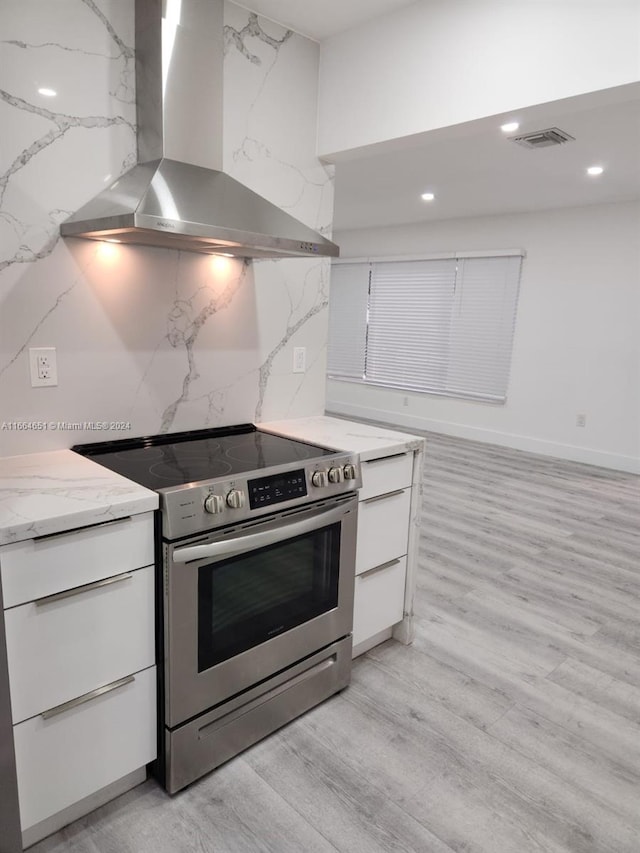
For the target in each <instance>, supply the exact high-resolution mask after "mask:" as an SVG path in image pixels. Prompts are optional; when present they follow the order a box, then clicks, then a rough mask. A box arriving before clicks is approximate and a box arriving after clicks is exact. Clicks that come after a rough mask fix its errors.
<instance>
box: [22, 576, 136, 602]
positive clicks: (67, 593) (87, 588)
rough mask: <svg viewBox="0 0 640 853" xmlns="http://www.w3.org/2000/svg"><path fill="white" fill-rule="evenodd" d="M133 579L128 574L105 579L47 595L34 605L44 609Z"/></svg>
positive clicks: (37, 600) (38, 599)
mask: <svg viewBox="0 0 640 853" xmlns="http://www.w3.org/2000/svg"><path fill="white" fill-rule="evenodd" d="M132 577H133V575H132V574H130V573H129V572H127V573H126V574H124V575H114V576H113V577H112V578H104V580H101V581H94V582H93V583H86V584H84V586H74V587H73V589H65V590H64V591H63V592H54V593H53V595H45V596H44V597H43V598H37V599H36V600H35V602H34V604H35V605H36V607H42V605H43V604H53V602H54V601H62V600H63V599H64V598H71V597H72V596H74V595H81V594H82V593H83V592H91V590H92V589H102V587H103V586H111V584H112V583H120V582H121V581H130V580H131V578H132Z"/></svg>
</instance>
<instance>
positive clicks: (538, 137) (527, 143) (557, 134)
mask: <svg viewBox="0 0 640 853" xmlns="http://www.w3.org/2000/svg"><path fill="white" fill-rule="evenodd" d="M511 139H512V140H513V141H514V142H517V143H518V145H522V146H523V147H524V148H548V146H549V145H562V143H563V142H569V140H573V139H575V137H573V136H570V135H569V134H568V133H565V131H564V130H560V128H559V127H548V128H547V129H546V130H534V132H533V133H525V134H523V135H522V136H512V137H511Z"/></svg>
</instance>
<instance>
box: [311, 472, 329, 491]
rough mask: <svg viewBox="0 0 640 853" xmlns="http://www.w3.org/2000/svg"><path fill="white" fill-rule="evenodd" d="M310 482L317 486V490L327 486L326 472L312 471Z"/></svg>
mask: <svg viewBox="0 0 640 853" xmlns="http://www.w3.org/2000/svg"><path fill="white" fill-rule="evenodd" d="M311 482H312V484H313V485H314V486H317V487H318V488H319V489H323V488H324V487H325V486H326V485H327V472H326V471H314V472H313V474H312V475H311Z"/></svg>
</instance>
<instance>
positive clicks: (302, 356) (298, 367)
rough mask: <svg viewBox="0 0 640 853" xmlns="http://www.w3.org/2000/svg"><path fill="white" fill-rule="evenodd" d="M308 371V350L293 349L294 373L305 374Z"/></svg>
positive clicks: (303, 348)
mask: <svg viewBox="0 0 640 853" xmlns="http://www.w3.org/2000/svg"><path fill="white" fill-rule="evenodd" d="M306 369H307V348H306V347H294V348H293V372H294V373H304V372H305V371H306Z"/></svg>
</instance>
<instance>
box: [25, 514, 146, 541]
mask: <svg viewBox="0 0 640 853" xmlns="http://www.w3.org/2000/svg"><path fill="white" fill-rule="evenodd" d="M132 520H133V519H132V517H131V516H130V515H125V516H124V518H111V519H109V521H99V522H98V523H97V524H86V525H85V526H84V527H73V528H72V529H71V530H63V531H61V532H60V533H45V534H43V535H42V536H34V537H33V540H32V541H33V542H45V541H46V540H48V539H61V538H62V537H63V536H74V535H75V534H76V533H80V532H81V531H82V530H95V529H96V528H97V527H108V526H109V525H110V524H123V523H124V522H125V521H132Z"/></svg>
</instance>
